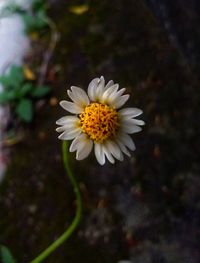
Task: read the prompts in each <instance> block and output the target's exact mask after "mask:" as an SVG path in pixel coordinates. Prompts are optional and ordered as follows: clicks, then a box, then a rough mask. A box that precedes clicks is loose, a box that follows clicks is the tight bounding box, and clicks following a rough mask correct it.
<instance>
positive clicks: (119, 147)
mask: <svg viewBox="0 0 200 263" xmlns="http://www.w3.org/2000/svg"><path fill="white" fill-rule="evenodd" d="M125 90H126V89H125V88H123V89H119V85H118V84H114V82H113V81H112V80H110V81H109V82H108V83H107V84H106V85H105V80H104V77H101V78H95V79H93V80H92V81H91V82H90V84H89V86H88V91H87V94H86V92H85V91H84V90H83V89H81V88H78V87H75V86H72V87H71V90H68V91H67V93H68V96H69V97H70V99H71V100H72V102H70V101H65V100H63V101H61V102H60V105H61V107H63V108H64V109H65V110H66V111H68V112H70V113H72V114H74V115H69V116H65V117H62V118H61V119H59V120H58V121H57V122H56V124H57V125H60V127H59V128H57V129H56V131H57V132H61V135H60V136H59V137H58V138H59V139H61V140H73V141H72V144H71V146H70V149H69V150H70V152H74V151H76V159H77V160H82V159H85V158H86V157H87V156H88V155H89V154H90V152H91V151H92V149H93V146H94V152H95V156H96V159H97V161H98V162H99V163H100V164H101V165H103V164H104V163H105V160H106V158H107V159H108V160H109V161H110V162H111V163H114V162H115V159H118V160H120V161H122V160H123V159H124V154H126V155H128V156H130V152H129V150H131V151H134V150H135V144H134V142H133V140H132V139H131V137H130V135H129V134H133V133H136V132H139V131H141V127H139V126H140V125H144V122H143V121H142V120H138V119H135V117H137V116H139V115H140V114H142V110H140V109H138V108H124V109H120V108H121V107H122V106H123V105H124V104H125V102H126V101H127V100H128V99H129V95H127V94H126V95H123V94H124V92H125ZM114 158H115V159H114Z"/></svg>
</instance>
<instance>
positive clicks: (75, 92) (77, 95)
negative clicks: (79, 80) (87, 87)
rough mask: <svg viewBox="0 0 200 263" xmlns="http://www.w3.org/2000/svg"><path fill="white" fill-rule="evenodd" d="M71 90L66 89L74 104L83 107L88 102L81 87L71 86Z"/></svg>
mask: <svg viewBox="0 0 200 263" xmlns="http://www.w3.org/2000/svg"><path fill="white" fill-rule="evenodd" d="M71 90H72V91H70V90H68V91H67V93H68V95H69V97H70V98H71V99H72V100H73V101H74V102H75V103H76V104H78V105H80V106H84V107H85V106H87V105H88V104H89V102H90V101H89V98H88V96H87V94H86V92H85V91H84V90H83V89H81V88H79V87H75V86H72V87H71Z"/></svg>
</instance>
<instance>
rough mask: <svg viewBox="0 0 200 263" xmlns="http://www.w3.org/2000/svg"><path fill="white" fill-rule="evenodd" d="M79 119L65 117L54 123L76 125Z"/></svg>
mask: <svg viewBox="0 0 200 263" xmlns="http://www.w3.org/2000/svg"><path fill="white" fill-rule="evenodd" d="M78 122H79V118H77V117H76V116H65V117H62V118H60V119H59V120H57V121H56V124H57V125H66V124H68V123H78Z"/></svg>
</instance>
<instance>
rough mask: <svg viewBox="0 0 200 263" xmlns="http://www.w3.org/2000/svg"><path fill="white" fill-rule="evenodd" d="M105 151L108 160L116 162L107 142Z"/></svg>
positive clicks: (104, 146)
mask: <svg viewBox="0 0 200 263" xmlns="http://www.w3.org/2000/svg"><path fill="white" fill-rule="evenodd" d="M103 151H104V154H105V156H106V157H107V159H108V161H109V162H111V163H115V159H114V158H113V157H112V154H111V153H110V151H109V150H108V149H107V147H106V145H105V144H104V145H103Z"/></svg>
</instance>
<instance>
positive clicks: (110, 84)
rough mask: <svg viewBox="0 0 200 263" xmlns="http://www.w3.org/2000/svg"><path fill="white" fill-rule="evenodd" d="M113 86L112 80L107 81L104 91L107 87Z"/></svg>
mask: <svg viewBox="0 0 200 263" xmlns="http://www.w3.org/2000/svg"><path fill="white" fill-rule="evenodd" d="M113 85H114V81H113V80H110V81H108V83H107V84H106V86H105V90H107V89H108V88H109V87H111V86H113Z"/></svg>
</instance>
